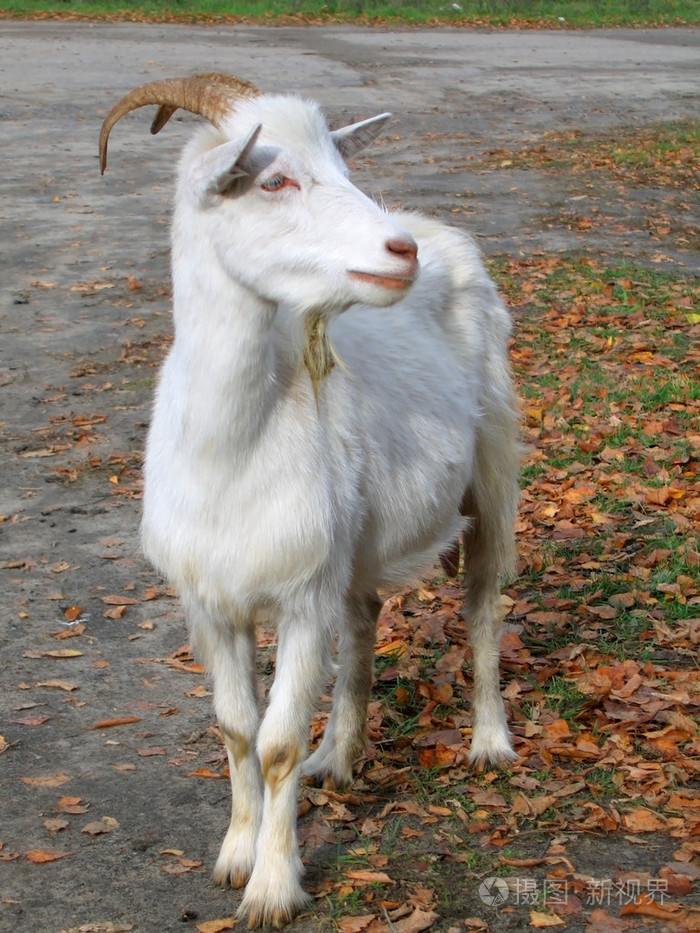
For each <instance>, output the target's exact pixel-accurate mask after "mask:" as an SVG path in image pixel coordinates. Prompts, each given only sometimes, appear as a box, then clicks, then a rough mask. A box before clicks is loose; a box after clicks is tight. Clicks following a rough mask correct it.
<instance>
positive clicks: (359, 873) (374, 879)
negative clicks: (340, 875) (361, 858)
mask: <svg viewBox="0 0 700 933" xmlns="http://www.w3.org/2000/svg"><path fill="white" fill-rule="evenodd" d="M345 877H346V878H351V879H352V880H353V881H357V882H358V884H393V883H394V882H393V880H392V879H391V878H390V877H389V876H388V875H387V874H386V873H385V872H383V871H367V870H366V869H363V868H357V869H353V870H352V871H347V872H345Z"/></svg>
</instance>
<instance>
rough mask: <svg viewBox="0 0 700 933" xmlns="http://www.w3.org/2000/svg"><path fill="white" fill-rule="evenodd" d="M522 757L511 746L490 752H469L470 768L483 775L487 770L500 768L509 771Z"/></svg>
mask: <svg viewBox="0 0 700 933" xmlns="http://www.w3.org/2000/svg"><path fill="white" fill-rule="evenodd" d="M518 758H520V755H519V754H518V753H517V752H516V751H513V749H512V748H511V747H510V745H508V746H506V747H504V748H498V749H496V748H491V749H489V750H488V751H480V750H479V749H472V750H471V751H470V752H469V767H470V768H471V769H472V770H473V771H476V772H477V773H478V774H481V772H482V771H484V770H486V768H498V769H499V770H504V771H505V770H507V769H508V768H509V767H510V766H511V765H512V764H513V762H514V761H517V760H518Z"/></svg>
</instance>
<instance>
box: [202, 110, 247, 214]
mask: <svg viewBox="0 0 700 933" xmlns="http://www.w3.org/2000/svg"><path fill="white" fill-rule="evenodd" d="M261 129H262V124H261V123H258V125H257V126H254V127H253V129H252V130H251V131H250V133H248V135H247V136H244V137H243V138H241V139H232V140H230V142H227V143H222V144H221V145H220V146H217V147H216V149H210V150H209V151H208V152H205V153H204V155H202V156H200V158H199V159H197V161H196V162H195V163H194V165H193V166H192V167H191V169H190V173H189V187H190V195H191V196H192V198H194V200H195V201H196V202H197V203H199V204H200V205H201V206H205V205H206V204H207V202H211V199H212V197H214V198H216V196H217V195H224V194H228V193H229V192H230V191H231V189H232V188H233V187H234V185H235V184H236V182H237V181H239V180H240V179H241V178H246V177H247V176H248V175H249V172H248V170H247V168H246V162H247V160H248V158H249V156H250V153H251V151H252V149H253V146H254V145H255V142H256V140H257V138H258V136H259V134H260V130H261Z"/></svg>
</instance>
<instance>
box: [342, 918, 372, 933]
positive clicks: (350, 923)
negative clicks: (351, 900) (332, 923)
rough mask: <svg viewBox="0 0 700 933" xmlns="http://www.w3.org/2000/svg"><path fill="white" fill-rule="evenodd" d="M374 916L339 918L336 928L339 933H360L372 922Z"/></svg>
mask: <svg viewBox="0 0 700 933" xmlns="http://www.w3.org/2000/svg"><path fill="white" fill-rule="evenodd" d="M374 919H375V918H374V914H361V915H360V916H359V917H341V918H340V919H339V920H338V923H337V927H338V931H339V933H361V931H362V930H365V929H366V928H367V927H368V926H369V925H370V923H371V922H372V921H373V920H374Z"/></svg>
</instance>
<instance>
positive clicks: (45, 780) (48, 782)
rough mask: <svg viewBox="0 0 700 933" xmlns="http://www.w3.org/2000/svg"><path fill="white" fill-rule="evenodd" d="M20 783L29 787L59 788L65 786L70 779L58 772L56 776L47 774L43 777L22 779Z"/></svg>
mask: <svg viewBox="0 0 700 933" xmlns="http://www.w3.org/2000/svg"><path fill="white" fill-rule="evenodd" d="M20 781H22V782H23V783H24V784H29V785H30V786H31V787H60V786H61V784H67V783H68V781H70V778H69V777H68V775H67V774H63V772H61V771H59V772H58V774H47V775H45V776H43V777H23V778H20Z"/></svg>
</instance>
